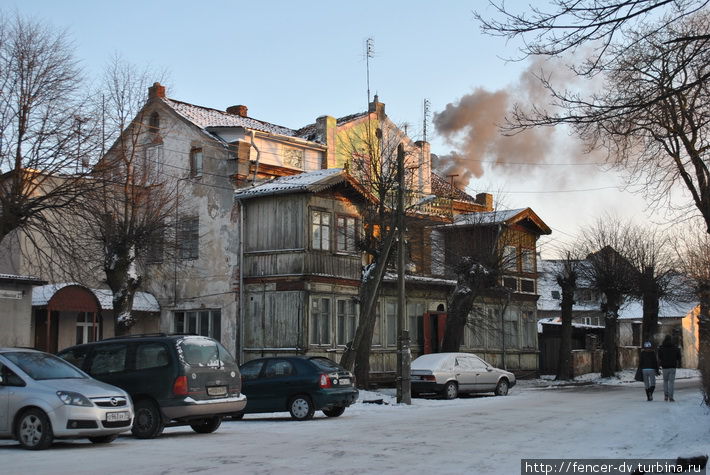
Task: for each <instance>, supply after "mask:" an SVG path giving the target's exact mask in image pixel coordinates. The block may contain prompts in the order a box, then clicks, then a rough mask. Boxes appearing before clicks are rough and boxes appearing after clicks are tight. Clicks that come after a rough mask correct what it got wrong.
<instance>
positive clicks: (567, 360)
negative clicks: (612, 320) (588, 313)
mask: <svg viewBox="0 0 710 475" xmlns="http://www.w3.org/2000/svg"><path fill="white" fill-rule="evenodd" d="M576 249H577V247H576V246H575V247H572V248H571V249H570V250H567V251H564V252H563V258H562V259H561V260H559V261H558V265H557V266H556V268H555V274H554V277H555V281H556V282H557V285H559V286H560V294H561V297H562V300H561V301H560V320H561V323H562V325H561V329H560V355H559V364H558V365H557V379H560V380H566V379H572V378H574V376H575V375H574V372H573V365H572V319H573V313H572V308H573V306H574V303H575V302H574V293H575V291H576V290H577V286H578V285H579V284H578V281H579V277H580V273H581V272H580V271H581V269H580V268H581V266H582V265H583V263H582V261H581V260H580V259H579V256H578V255H577V252H576Z"/></svg>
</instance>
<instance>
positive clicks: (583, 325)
mask: <svg viewBox="0 0 710 475" xmlns="http://www.w3.org/2000/svg"><path fill="white" fill-rule="evenodd" d="M543 325H562V320H560V318H559V317H555V318H541V319H540V320H538V321H537V332H538V333H542V326H543ZM572 326H573V327H574V328H604V325H587V324H586V323H577V322H572Z"/></svg>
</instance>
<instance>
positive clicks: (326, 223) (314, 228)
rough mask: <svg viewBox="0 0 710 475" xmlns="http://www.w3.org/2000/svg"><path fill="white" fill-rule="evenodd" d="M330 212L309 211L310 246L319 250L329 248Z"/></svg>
mask: <svg viewBox="0 0 710 475" xmlns="http://www.w3.org/2000/svg"><path fill="white" fill-rule="evenodd" d="M330 227H331V225H330V213H328V212H326V211H317V210H313V211H312V212H311V246H312V248H313V249H319V250H321V251H329V250H330Z"/></svg>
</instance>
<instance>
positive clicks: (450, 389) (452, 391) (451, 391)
mask: <svg viewBox="0 0 710 475" xmlns="http://www.w3.org/2000/svg"><path fill="white" fill-rule="evenodd" d="M458 396H459V387H458V385H457V384H456V382H454V381H449V382H448V383H446V386H444V397H445V398H446V399H456V398H457V397H458Z"/></svg>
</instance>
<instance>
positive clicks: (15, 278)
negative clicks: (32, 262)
mask: <svg viewBox="0 0 710 475" xmlns="http://www.w3.org/2000/svg"><path fill="white" fill-rule="evenodd" d="M0 280H12V281H21V282H23V283H27V284H35V285H41V284H45V283H46V281H44V280H42V279H40V278H39V277H34V276H31V275H15V274H0Z"/></svg>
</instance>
